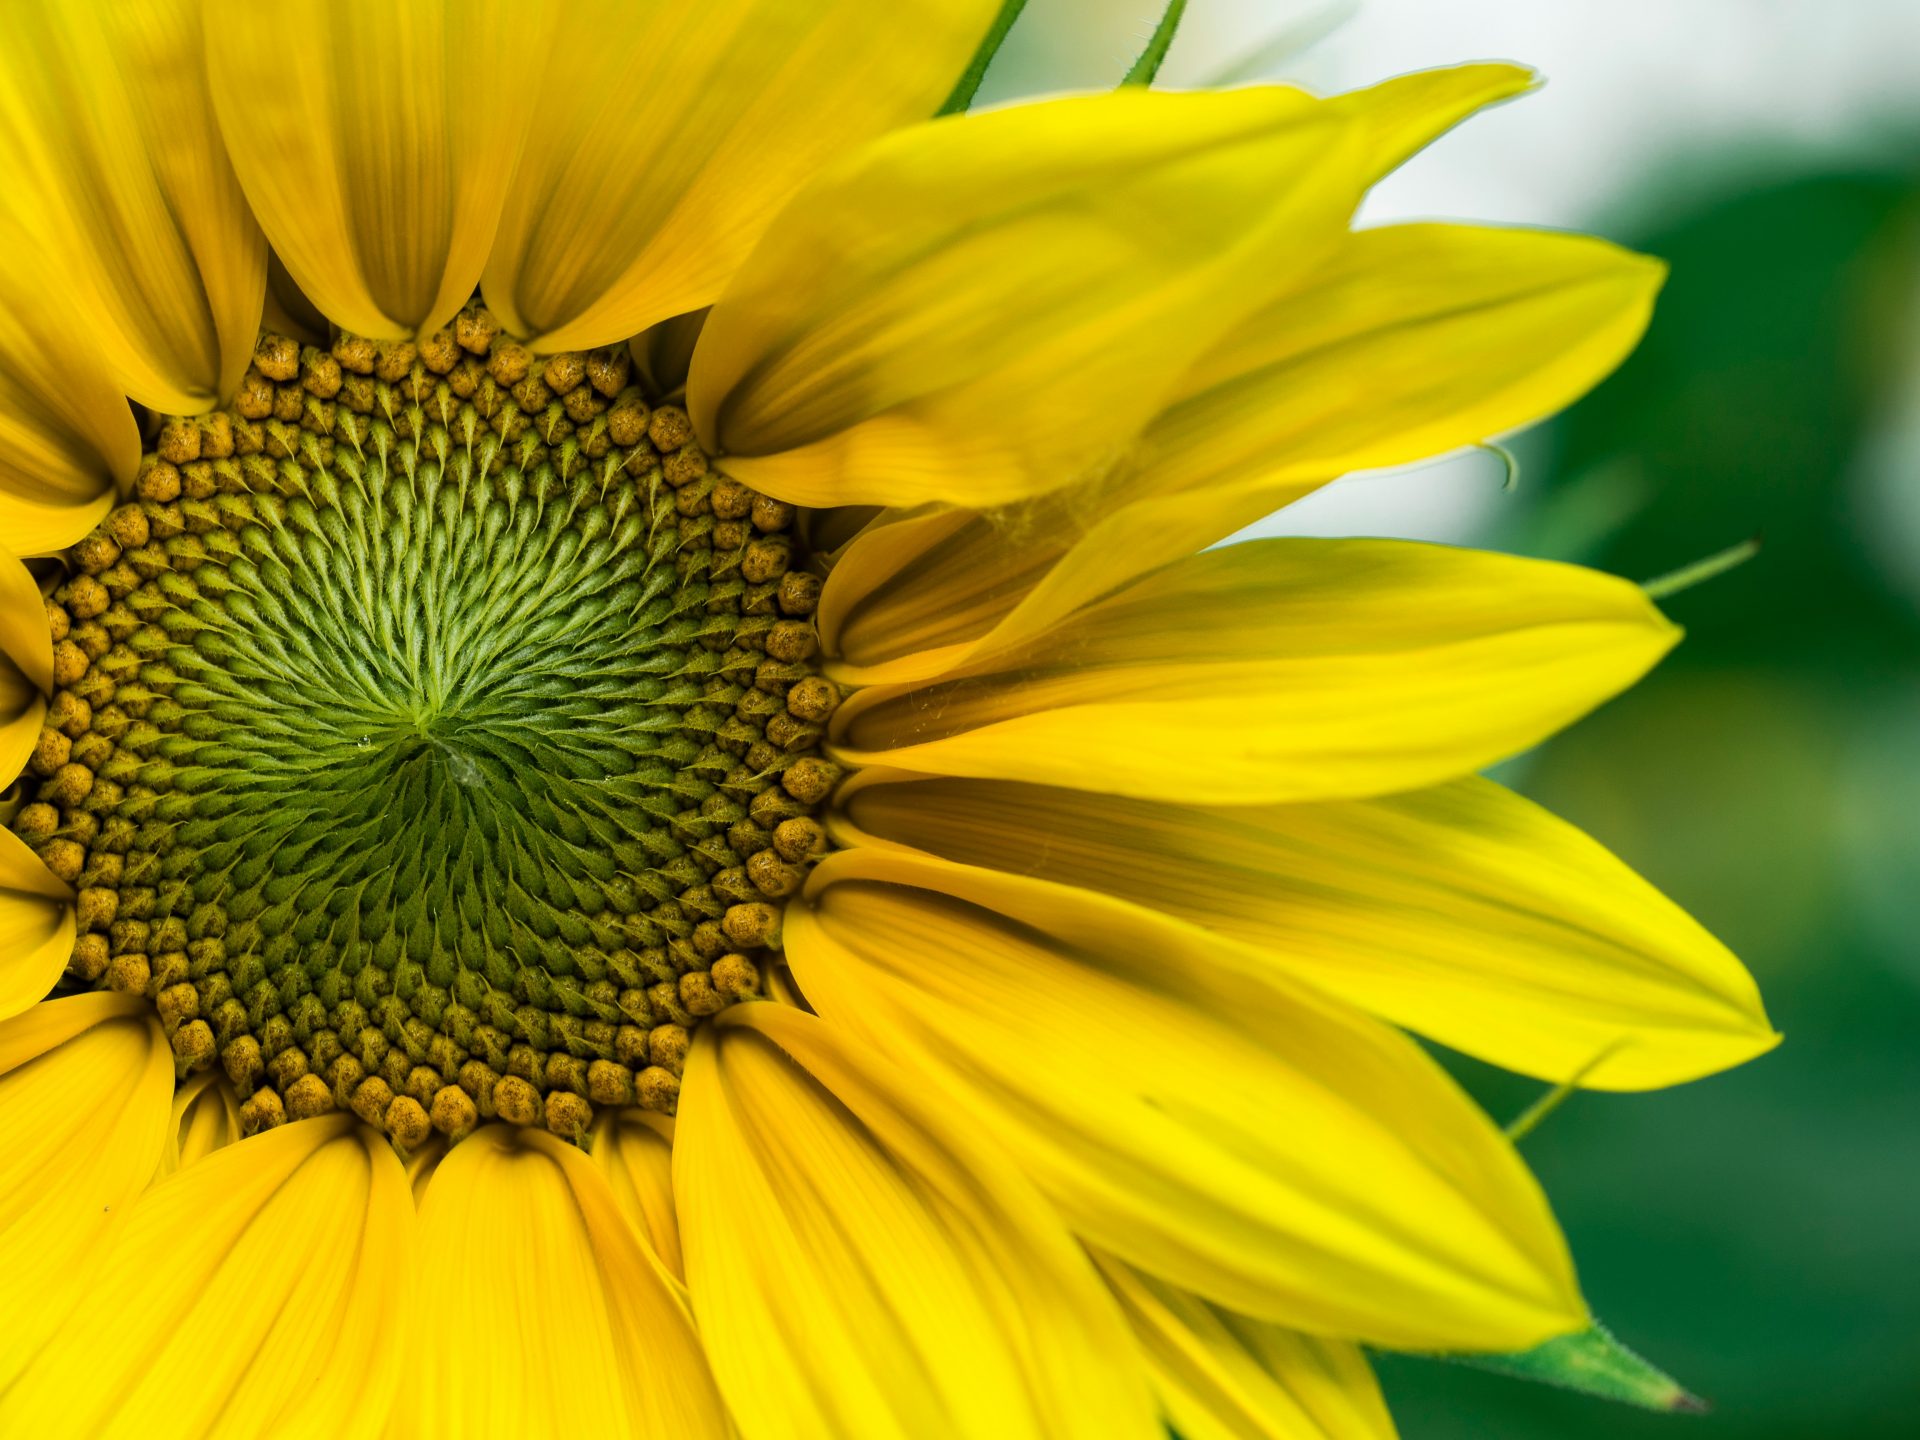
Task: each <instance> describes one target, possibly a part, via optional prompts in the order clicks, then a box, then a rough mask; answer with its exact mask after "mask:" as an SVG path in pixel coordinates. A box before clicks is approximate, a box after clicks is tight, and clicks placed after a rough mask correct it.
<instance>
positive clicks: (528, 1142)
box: [402, 1125, 728, 1440]
mask: <svg viewBox="0 0 1920 1440" xmlns="http://www.w3.org/2000/svg"><path fill="white" fill-rule="evenodd" d="M418 1244H419V1256H418V1260H419V1266H420V1277H421V1282H422V1284H423V1286H424V1287H425V1290H426V1293H427V1295H428V1296H430V1297H431V1303H432V1304H433V1306H434V1307H435V1308H436V1310H437V1312H438V1313H440V1314H443V1315H447V1316H458V1317H459V1320H460V1323H459V1325H458V1326H457V1327H456V1328H455V1329H454V1330H453V1331H452V1332H450V1333H448V1334H447V1335H446V1336H445V1338H444V1341H443V1342H442V1343H437V1344H431V1345H427V1346H424V1347H423V1348H422V1351H421V1353H420V1355H419V1356H418V1359H417V1361H416V1367H417V1368H416V1371H415V1374H414V1377H413V1380H412V1383H411V1385H410V1386H409V1389H408V1391H407V1393H406V1395H405V1396H404V1397H403V1402H402V1403H403V1411H402V1415H403V1418H404V1420H405V1425H404V1427H403V1428H402V1433H405V1434H412V1435H485V1434H493V1433H496V1432H497V1431H498V1430H499V1429H500V1426H501V1423H502V1420H503V1417H538V1421H539V1426H540V1428H541V1430H542V1431H543V1432H544V1433H549V1434H554V1435H609V1436H611V1435H673V1436H686V1437H688V1440H705V1437H714V1440H721V1437H724V1436H725V1435H726V1434H727V1433H728V1432H727V1427H726V1418H725V1415H724V1413H723V1412H722V1410H721V1408H720V1401H719V1397H718V1396H717V1395H716V1394H715V1393H714V1386H713V1378H712V1376H710V1375H709V1374H708V1373H707V1362H706V1357H705V1356H704V1355H703V1354H702V1353H701V1350H700V1341H699V1337H698V1336H696V1335H695V1334H694V1331H693V1323H692V1321H691V1319H690V1318H689V1317H688V1315H687V1312H686V1307H685V1305H684V1304H683V1302H682V1301H681V1299H680V1297H679V1295H678V1294H677V1293H676V1291H677V1286H676V1283H675V1281H674V1280H673V1278H672V1277H671V1276H670V1275H668V1274H667V1273H666V1271H665V1270H663V1269H661V1268H660V1266H659V1265H658V1264H657V1263H656V1262H655V1261H654V1260H653V1259H652V1258H651V1257H650V1256H649V1255H648V1254H647V1252H646V1251H645V1250H644V1249H643V1248H642V1247H641V1244H640V1241H639V1239H638V1238H637V1237H636V1236H635V1235H634V1233H633V1231H632V1229H631V1228H630V1227H629V1226H628V1224H627V1221H626V1219H625V1217H624V1216H622V1215H621V1213H620V1207H619V1205H618V1204H617V1203H616V1202H615V1200H614V1197H613V1194H612V1192H611V1191H610V1190H609V1189H608V1187H607V1182H606V1179H605V1178H604V1177H603V1176H602V1175H601V1173H600V1171H599V1170H598V1169H596V1168H595V1167H594V1163H593V1162H592V1161H591V1160H589V1159H588V1158H587V1157H586V1156H585V1155H584V1154H582V1153H581V1152H580V1151H579V1150H578V1149H577V1148H575V1147H574V1146H572V1145H568V1144H566V1143H564V1142H563V1141H560V1140H557V1139H555V1138H554V1137H553V1136H551V1135H548V1134H546V1133H545V1132H544V1131H535V1130H516V1129H510V1128H509V1127H506V1126H501V1125H487V1126H483V1127H481V1129H479V1130H478V1131H476V1132H475V1133H474V1134H473V1135H471V1136H469V1137H468V1138H467V1139H465V1140H463V1141H461V1142H460V1143H459V1144H458V1145H455V1146H454V1147H453V1148H452V1149H451V1150H450V1151H448V1152H447V1157H446V1158H445V1159H444V1160H442V1161H441V1162H440V1168H439V1169H438V1170H436V1171H435V1172H434V1175H433V1180H432V1182H431V1183H430V1184H429V1185H428V1186H427V1193H426V1198H425V1200H424V1201H423V1202H422V1204H421V1207H420V1239H419V1242H418Z"/></svg>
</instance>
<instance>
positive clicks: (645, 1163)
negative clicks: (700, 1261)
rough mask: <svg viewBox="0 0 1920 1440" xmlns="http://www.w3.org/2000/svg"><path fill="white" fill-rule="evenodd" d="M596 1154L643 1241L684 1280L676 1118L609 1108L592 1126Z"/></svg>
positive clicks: (615, 1193) (615, 1199) (630, 1222)
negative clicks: (675, 1156) (675, 1176)
mask: <svg viewBox="0 0 1920 1440" xmlns="http://www.w3.org/2000/svg"><path fill="white" fill-rule="evenodd" d="M593 1159H594V1163H595V1164H596V1165H598V1166H599V1167H600V1169H601V1171H602V1172H603V1173H604V1174H605V1175H606V1177H607V1185H608V1187H609V1189H611V1190H612V1192H613V1199H614V1203H615V1204H616V1205H618V1206H619V1207H620V1213H621V1214H623V1215H625V1216H626V1217H627V1223H628V1224H629V1225H630V1226H632V1227H633V1233H634V1235H635V1236H636V1237H638V1239H639V1240H640V1242H641V1243H642V1244H644V1245H646V1246H648V1247H649V1248H651V1249H652V1251H653V1253H654V1255H655V1256H657V1257H658V1258H659V1261H660V1263H661V1264H662V1265H664V1266H665V1267H666V1268H667V1270H668V1271H669V1272H670V1273H671V1274H672V1275H674V1276H675V1278H677V1279H682V1280H684V1279H685V1277H686V1273H687V1267H686V1262H685V1261H684V1260H682V1259H681V1256H680V1222H679V1219H678V1218H677V1217H676V1216H675V1214H674V1210H673V1122H672V1121H671V1120H668V1119H667V1118H666V1117H665V1116H661V1115H655V1114H653V1113H652V1112H651V1111H647V1110H608V1111H604V1112H602V1114H601V1116H600V1119H599V1120H598V1121H597V1122H596V1123H595V1125H594V1127H593Z"/></svg>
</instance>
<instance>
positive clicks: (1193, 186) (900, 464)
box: [688, 87, 1365, 506]
mask: <svg viewBox="0 0 1920 1440" xmlns="http://www.w3.org/2000/svg"><path fill="white" fill-rule="evenodd" d="M1359 154H1360V141H1359V139H1358V126H1357V124H1356V123H1355V122H1352V121H1350V120H1345V119H1343V118H1342V117H1341V116H1340V114H1339V112H1337V111H1335V110H1333V109H1331V108H1330V107H1327V106H1323V105H1321V104H1319V103H1318V102H1315V101H1312V100H1310V99H1308V98H1307V97H1306V96H1304V95H1303V94H1301V93H1300V92H1299V91H1296V90H1290V89H1286V88H1282V87H1264V88H1256V89H1248V90H1237V91H1227V92H1220V93H1212V94H1163V93H1159V92H1145V91H1140V90H1127V91H1122V92H1119V93H1116V94H1109V95H1092V96H1082V97H1077V98H1073V99H1065V100H1057V101H1050V102H1047V103H1044V104H1037V105H1030V106H1021V107H1015V108H1012V109H1007V110H999V111H988V112H984V113H980V114H973V115H965V116H957V117H951V118H948V119H944V120H939V121H935V122H933V123H931V124H927V125H923V126H920V127H918V128H917V129H914V130H910V131H904V132H902V133H901V134H899V135H896V136H891V137H889V138H888V139H887V140H884V141H882V142H879V143H878V144H876V145H873V146H871V147H869V148H868V149H867V150H866V151H865V152H864V153H863V154H862V155H860V156H859V157H857V158H856V159H855V160H852V161H849V162H848V163H846V164H844V165H841V166H839V167H837V168H835V169H834V170H832V171H830V172H828V173H827V174H825V175H823V176H822V177H821V178H820V179H819V180H818V181H816V182H815V183H814V184H812V185H810V186H809V187H808V188H807V189H806V190H805V191H804V192H802V193H801V194H800V195H799V196H798V197H796V199H795V200H794V202H793V203H792V204H791V205H790V206H789V207H788V208H787V210H786V211H785V212H784V213H783V215H782V216H781V218H780V219H779V220H778V221H777V222H776V223H775V224H774V226H773V227H772V228H771V229H770V230H769V231H768V234H767V238H766V240H765V241H764V242H763V243H762V245H761V246H760V248H759V249H758V250H756V251H755V252H754V254H753V256H752V257H751V258H750V259H749V260H748V262H747V264H746V265H745V267H744V268H743V269H742V271H741V273H740V275H739V276H738V277H737V278H736V280H735V282H734V284H733V286H732V287H731V288H730V289H729V290H728V292H727V294H726V296H725V297H724V298H723V299H722V300H721V302H720V303H719V304H718V305H716V306H715V307H714V309H713V313H712V314H711V315H709V316H708V318H707V325H706V329H705V331H704V333H703V334H702V335H701V338H700V345H699V348H698V349H697V350H696V351H695V352H694V357H693V371H692V375H691V376H690V378H689V380H688V409H689V411H690V413H691V414H692V416H693V418H694V423H695V426H696V428H697V429H698V431H699V433H700V435H701V437H702V440H703V443H708V444H709V448H718V449H719V450H721V451H724V452H725V453H726V457H727V458H726V461H725V464H726V467H727V469H728V471H729V473H731V474H733V475H735V476H736V477H737V478H739V479H741V480H743V481H745V482H747V483H748V484H751V485H754V486H756V487H758V488H760V489H762V490H765V491H768V492H769V493H772V494H775V495H778V496H780V497H781V498H783V499H787V500H792V501H794V502H796V503H800V504H807V505H833V504H858V503H875V504H893V505H912V504H915V503H918V502H921V501H927V500H940V501H949V502H952V503H956V504H964V505H973V506H982V505H994V504H1000V503H1003V502H1006V501H1010V500H1015V499H1018V498H1020V497H1022V496H1026V495H1033V494H1038V493H1041V492H1044V491H1047V490H1052V489H1055V488H1058V487H1060V486H1062V485H1064V484H1067V483H1069V482H1071V481H1074V480H1078V479H1081V478H1084V477H1086V476H1087V475H1089V474H1090V473H1092V472H1095V471H1097V470H1099V469H1102V468H1104V467H1105V466H1107V465H1109V464H1111V463H1112V462H1113V461H1114V460H1115V459H1117V458H1118V456H1119V454H1120V452H1121V451H1122V450H1123V449H1124V448H1125V447H1126V446H1127V445H1128V444H1129V443H1130V442H1131V441H1132V439H1133V438H1134V436H1135V435H1136V434H1138V433H1139V431H1140V429H1141V428H1142V427H1143V426H1144V425H1145V424H1146V423H1147V422H1148V421H1149V420H1151V419H1152V417H1153V413H1154V411H1155V410H1156V409H1157V407H1158V406H1159V404H1160V402H1161V401H1162V400H1163V399H1164V398H1165V397H1166V396H1167V394H1168V393H1169V392H1170V391H1171V390H1172V388H1173V387H1174V386H1175V384H1176V383H1177V382H1178V379H1179V377H1180V375H1181V374H1182V373H1183V372H1184V371H1185V370H1186V368H1187V366H1188V365H1189V364H1190V363H1191V362H1192V361H1193V360H1194V359H1195V358H1196V357H1197V356H1198V355H1199V354H1200V353H1202V352H1203V351H1204V350H1205V349H1206V348H1207V347H1208V346H1209V345H1211V344H1212V343H1213V342H1214V341H1215V340H1216V339H1217V338H1218V337H1219V335H1220V334H1221V333H1222V332H1223V331H1225V330H1226V329H1227V328H1229V327H1230V326H1231V325H1232V324H1233V323H1234V322H1235V321H1236V320H1238V319H1239V318H1240V317H1241V316H1242V315H1243V314H1244V313H1245V311H1246V309H1247V307H1248V305H1249V303H1250V301H1249V295H1250V294H1251V295H1256V296H1257V295H1259V294H1264V293H1267V288H1268V287H1271V286H1274V285H1277V284H1279V283H1282V282H1281V278H1280V277H1285V276H1289V275H1292V274H1295V273H1297V272H1300V271H1304V270H1306V269H1308V268H1310V267H1311V266H1312V265H1313V264H1314V263H1316V262H1317V261H1318V260H1319V258H1320V257H1321V255H1322V254H1323V253H1324V252H1325V251H1326V250H1327V249H1328V248H1329V247H1331V246H1332V245H1333V244H1334V243H1335V242H1336V241H1337V239H1338V238H1339V235H1340V233H1341V229H1342V227H1343V225H1344V223H1345V220H1346V216H1347V214H1348V213H1349V211H1350V210H1351V208H1352V206H1353V204H1354V202H1355V201H1356V200H1357V199H1358V197H1359V194H1360V192H1361V190H1362V189H1363V188H1364V185H1365V179H1364V175H1363V169H1362V166H1361V163H1360V160H1359Z"/></svg>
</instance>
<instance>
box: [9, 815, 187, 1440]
mask: <svg viewBox="0 0 1920 1440" xmlns="http://www.w3.org/2000/svg"><path fill="white" fill-rule="evenodd" d="M8 838H11V837H8ZM172 1092H173V1052H172V1050H171V1049H170V1048H169V1046H168V1045H167V1038H166V1036H165V1035H164V1034H163V1033H162V1032H161V1029H160V1022H159V1020H158V1019H157V1018H156V1017H155V1015H154V1013H153V1007H152V1006H151V1005H149V1004H147V1002H146V1001H145V1000H143V999H140V998H139V997H137V996H126V995H113V994H104V993H102V994H93V995H76V996H73V997H71V998H69V999H65V1000H49V1001H47V1002H46V1003H45V1004H41V1005H36V1006H34V1007H33V1008H32V1009H31V1010H28V1011H27V1012H26V1013H25V1014H22V1015H17V1016H15V1017H14V1018H12V1019H10V1020H7V1021H5V1022H4V1023H0V1275H5V1276H6V1286H7V1295H8V1297H9V1298H8V1303H7V1304H6V1305H4V1306H0V1391H4V1390H5V1388H6V1386H7V1385H8V1383H9V1382H10V1381H12V1380H13V1378H14V1377H15V1376H16V1375H18V1374H19V1373H20V1370H21V1367H22V1366H24V1365H25V1364H26V1363H27V1362H28V1361H29V1360H30V1359H31V1358H32V1356H33V1354H34V1352H35V1351H36V1350H38V1349H39V1347H40V1345H41V1342H43V1341H44V1340H45V1339H46V1338H47V1336H48V1335H50V1334H52V1333H53V1331H54V1329H55V1328H56V1327H57V1326H58V1325H59V1324H60V1322H61V1320H62V1319H64V1318H65V1316H66V1314H67V1312H68V1310H70V1309H71V1308H72V1307H73V1306H74V1305H76V1304H78V1303H79V1301H80V1299H81V1296H82V1294H83V1293H85V1292H87V1291H88V1290H89V1289H90V1288H91V1286H92V1285H93V1283H95V1281H96V1280H97V1278H98V1276H97V1272H95V1271H94V1270H93V1269H92V1262H94V1261H95V1260H96V1259H97V1258H98V1256H99V1250H100V1244H101V1239H102V1237H103V1236H104V1235H106V1234H107V1232H108V1228H109V1226H111V1225H112V1223H113V1222H114V1221H115V1220H116V1219H117V1218H118V1217H119V1214H120V1211H121V1210H122V1209H123V1208H124V1207H125V1206H126V1205H127V1203H128V1202H129V1201H131V1200H132V1199H133V1197H134V1196H135V1195H136V1194H138V1193H139V1191H140V1187H141V1186H143V1185H145V1184H146V1183H147V1181H148V1180H149V1179H150V1178H151V1177H152V1175H153V1168H154V1163H155V1161H157V1160H158V1159H159V1158H160V1147H161V1144H162V1143H163V1142H164V1140H165V1138H166V1129H167V1099H168V1096H169V1095H171V1094H172ZM0 1430H3V1431H4V1433H6V1434H9V1435H32V1434H41V1435H61V1434H66V1435H71V1434H74V1433H76V1432H75V1431H74V1430H73V1429H72V1428H70V1427H68V1426H67V1425H65V1424H52V1425H42V1426H39V1427H37V1428H36V1427H33V1426H27V1425H17V1424H11V1423H8V1422H7V1417H6V1413H5V1411H4V1410H0Z"/></svg>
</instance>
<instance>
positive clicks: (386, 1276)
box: [0, 1114, 416, 1436]
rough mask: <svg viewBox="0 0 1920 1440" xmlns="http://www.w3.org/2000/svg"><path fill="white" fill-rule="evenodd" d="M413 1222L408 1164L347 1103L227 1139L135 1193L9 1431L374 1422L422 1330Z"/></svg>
mask: <svg viewBox="0 0 1920 1440" xmlns="http://www.w3.org/2000/svg"><path fill="white" fill-rule="evenodd" d="M413 1228H414V1227H413V1204H412V1201H411V1200H410V1199H409V1198H408V1196H407V1182H406V1176H405V1174H404V1173H403V1172H402V1170H401V1168H400V1162H399V1160H398V1159H397V1158H395V1156H394V1153H393V1151H392V1150H391V1149H390V1148H389V1147H388V1146H387V1144H386V1142H385V1141H384V1140H383V1139H382V1138H381V1137H380V1136H378V1135H376V1134H374V1133H373V1132H372V1131H371V1130H368V1129H366V1128H365V1127H363V1126H359V1125H357V1124H356V1123H355V1122H354V1120H353V1117H352V1116H349V1115H343V1114H336V1115H331V1116H328V1117H326V1118H323V1119H319V1120H304V1121H301V1122H299V1123H297V1124H292V1125H285V1126H282V1127H280V1128H279V1129H277V1130H269V1131H265V1132H263V1133H262V1134H259V1135H255V1136H253V1137H252V1138H251V1139H248V1140H243V1141H241V1142H240V1143H239V1144H237V1145H229V1146H227V1147H226V1148H225V1149H223V1150H220V1151H218V1152H217V1153H215V1154H212V1155H209V1156H207V1157H205V1158H204V1159H201V1160H200V1161H198V1162H197V1163H195V1164H193V1165H189V1166H187V1167H185V1168H184V1169H182V1170H180V1171H179V1172H178V1173H177V1174H175V1175H173V1176H172V1177H171V1178H170V1179H168V1180H166V1181H163V1182H162V1183H160V1184H158V1185H156V1186H154V1188H153V1189H151V1190H149V1191H148V1192H147V1193H146V1194H145V1195H142V1196H141V1197H140V1199H139V1201H138V1202H137V1203H136V1204H135V1205H134V1206H133V1208H132V1210H131V1211H130V1212H129V1213H128V1215H127V1217H126V1219H125V1221H124V1222H123V1223H122V1224H120V1225H119V1226H118V1227H116V1229H115V1230H114V1231H113V1232H112V1233H111V1235H110V1236H109V1238H108V1242H107V1245H106V1248H105V1251H104V1253H103V1254H102V1255H101V1257H100V1263H99V1265H98V1267H97V1268H96V1269H95V1270H94V1272H93V1274H92V1276H91V1278H90V1280H89V1283H88V1284H87V1286H86V1296H85V1299H84V1300H83V1301H82V1303H81V1304H80V1306H79V1307H78V1308H77V1309H76V1310H75V1311H74V1312H73V1314H72V1316H71V1317H70V1318H69V1319H68V1321H67V1323H66V1324H65V1326H63V1327H62V1329H61V1330H60V1332H59V1333H58V1334H56V1335H55V1336H54V1337H53V1339H52V1340H51V1341H49V1342H48V1344H47V1347H46V1348H45V1350H43V1351H42V1352H41V1353H40V1354H39V1355H38V1356H37V1357H35V1359H34V1360H33V1362H32V1364H31V1365H29V1366H28V1367H27V1370H26V1372H25V1374H23V1375H22V1376H21V1378H20V1380H19V1382H18V1383H17V1384H16V1385H15V1386H14V1387H13V1388H12V1389H11V1390H9V1391H7V1392H6V1394H5V1395H4V1397H0V1427H4V1428H5V1430H6V1431H7V1433H8V1434H22V1435H30V1434H38V1435H56V1434H59V1435H96V1434H115V1435H216V1434H217V1435H232V1436H243V1435H273V1434H280V1435H366V1434H370V1433H375V1432H377V1430H378V1428H379V1426H380V1425H381V1423H382V1422H383V1421H384V1420H385V1418H386V1414H387V1410H388V1407H389V1405H390V1404H391V1402H392V1399H393V1396H394V1392H395V1390H396V1389H397V1388H398V1387H399V1385H400V1383H401V1380H402V1377H403V1375H404V1374H405V1373H406V1371H407V1368H408V1367H407V1354H406V1351H407V1346H408V1344H409V1343H410V1341H411V1339H412V1337H413V1336H414V1334H415V1330H416V1326H415V1322H414V1294H413V1289H414V1286H413V1272H412V1269H411V1265H410V1263H409V1262H410V1247H411V1244H412V1236H413ZM102 1337H111V1343H108V1344H103V1343H102Z"/></svg>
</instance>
